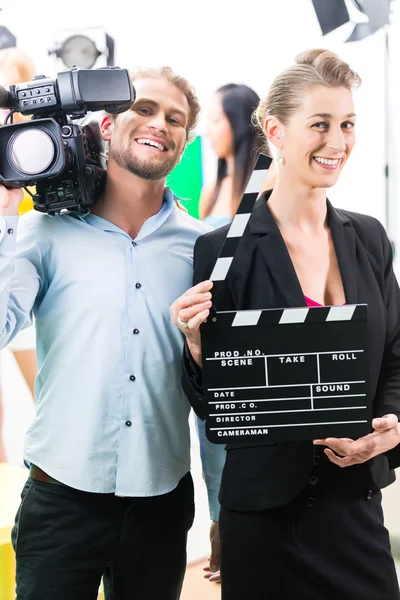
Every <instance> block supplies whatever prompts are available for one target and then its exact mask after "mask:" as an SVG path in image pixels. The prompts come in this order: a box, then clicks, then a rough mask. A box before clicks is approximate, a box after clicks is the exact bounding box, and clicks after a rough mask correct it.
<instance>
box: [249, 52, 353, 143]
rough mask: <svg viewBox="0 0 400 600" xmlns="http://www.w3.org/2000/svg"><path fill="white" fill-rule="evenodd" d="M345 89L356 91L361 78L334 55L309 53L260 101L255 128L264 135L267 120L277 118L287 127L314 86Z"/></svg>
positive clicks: (302, 54) (285, 71)
mask: <svg viewBox="0 0 400 600" xmlns="http://www.w3.org/2000/svg"><path fill="white" fill-rule="evenodd" d="M317 85H323V86H325V87H345V88H347V89H348V90H351V91H353V90H356V89H357V88H358V87H359V86H360V85H361V77H360V76H359V75H358V73H356V72H355V71H353V69H351V67H350V66H349V65H348V64H347V63H346V62H345V61H344V60H342V59H341V58H339V57H338V56H337V55H336V54H335V53H334V52H330V51H329V50H323V49H315V50H307V51H305V52H302V53H301V54H299V55H298V56H296V58H295V64H294V65H292V66H291V67H289V68H287V69H285V70H284V71H282V73H280V74H279V75H278V76H277V77H275V79H274V81H273V82H272V85H271V87H270V89H269V92H268V95H267V97H266V98H264V100H261V102H260V103H259V105H258V107H257V109H256V111H255V113H254V124H255V125H256V126H257V127H259V128H260V129H261V131H262V133H263V134H264V137H265V133H264V125H265V119H266V118H267V117H268V116H274V117H276V118H277V119H278V120H279V121H280V122H281V123H282V124H283V125H286V124H287V122H288V121H289V119H290V117H291V116H292V115H293V113H295V112H296V111H297V110H298V108H299V106H300V105H301V103H302V99H303V97H304V95H305V94H306V93H307V92H308V91H309V90H310V89H311V88H312V87H314V86H317Z"/></svg>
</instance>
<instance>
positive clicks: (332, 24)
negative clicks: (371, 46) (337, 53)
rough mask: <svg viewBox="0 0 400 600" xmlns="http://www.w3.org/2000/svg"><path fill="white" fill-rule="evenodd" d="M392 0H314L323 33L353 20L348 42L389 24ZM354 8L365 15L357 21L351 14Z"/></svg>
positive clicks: (355, 40)
mask: <svg viewBox="0 0 400 600" xmlns="http://www.w3.org/2000/svg"><path fill="white" fill-rule="evenodd" d="M390 2H391V0H312V3H313V5H314V9H315V12H316V14H317V18H318V22H319V25H320V27H321V31H322V35H327V34H328V33H330V32H331V31H334V30H335V29H338V28H339V27H341V26H342V25H345V24H346V23H349V22H352V23H353V24H354V29H353V31H352V33H351V35H350V36H349V37H348V38H347V40H346V42H358V41H360V40H363V39H364V38H366V37H368V36H369V35H371V34H373V33H375V32H376V31H378V29H381V27H384V26H385V25H388V24H389V17H390ZM349 9H352V10H351V12H352V14H354V9H356V10H357V12H359V13H361V14H362V16H365V21H364V22H356V21H354V19H353V18H352V17H351V16H350V12H349Z"/></svg>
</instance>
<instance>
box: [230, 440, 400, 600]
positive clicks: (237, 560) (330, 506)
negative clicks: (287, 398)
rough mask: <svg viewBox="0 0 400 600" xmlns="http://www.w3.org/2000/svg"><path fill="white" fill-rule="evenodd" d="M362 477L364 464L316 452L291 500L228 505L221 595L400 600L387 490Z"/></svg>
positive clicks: (265, 599)
mask: <svg viewBox="0 0 400 600" xmlns="http://www.w3.org/2000/svg"><path fill="white" fill-rule="evenodd" d="M360 474H361V477H360ZM362 480H363V479H362V466H361V468H359V467H348V468H345V469H341V468H340V467H337V466H336V465H333V464H332V463H330V462H329V461H328V459H327V457H326V456H325V454H323V453H322V451H321V449H318V453H317V460H316V461H315V466H314V469H313V473H312V475H311V477H310V479H309V482H308V485H307V486H306V488H305V489H304V490H303V491H302V493H301V494H300V495H299V496H298V497H297V498H296V499H295V500H294V501H292V502H291V503H290V504H288V505H285V506H282V507H278V508H274V509H271V510H267V511H262V512H237V511H233V510H229V509H226V508H224V507H222V509H221V515H220V534H221V582H222V600H247V599H248V600H399V599H400V593H399V587H398V583H397V576H396V570H395V565H394V561H393V558H392V555H391V551H390V542H389V535H388V531H387V529H386V528H385V527H384V523H383V513H382V506H381V500H382V495H381V492H380V491H379V490H371V489H367V488H365V487H363V485H362Z"/></svg>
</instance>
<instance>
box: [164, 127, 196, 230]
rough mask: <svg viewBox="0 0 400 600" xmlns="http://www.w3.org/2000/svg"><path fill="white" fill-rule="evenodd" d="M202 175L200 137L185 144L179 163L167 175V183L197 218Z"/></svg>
mask: <svg viewBox="0 0 400 600" xmlns="http://www.w3.org/2000/svg"><path fill="white" fill-rule="evenodd" d="M202 183H203V175H202V168H201V137H200V136H198V137H197V138H196V139H194V140H193V142H191V143H190V144H188V145H187V146H186V149H185V152H184V153H183V156H182V160H181V162H180V163H179V165H176V167H175V169H174V170H173V171H172V173H170V174H169V175H168V177H167V185H168V187H170V188H171V190H172V191H173V192H174V194H176V195H177V196H178V197H179V198H181V199H182V204H183V205H184V206H185V208H187V210H188V212H189V214H190V215H192V216H193V217H196V218H198V216H199V200H200V192H201V186H202Z"/></svg>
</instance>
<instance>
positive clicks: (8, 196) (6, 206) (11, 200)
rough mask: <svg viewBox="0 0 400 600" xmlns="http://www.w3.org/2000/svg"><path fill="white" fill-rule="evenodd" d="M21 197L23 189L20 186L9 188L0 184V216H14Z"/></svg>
mask: <svg viewBox="0 0 400 600" xmlns="http://www.w3.org/2000/svg"><path fill="white" fill-rule="evenodd" d="M23 197H24V191H23V190H22V189H21V188H14V189H11V190H9V189H7V188H6V187H4V185H0V216H2V217H14V216H16V215H17V214H18V208H19V205H20V204H21V202H22V199H23Z"/></svg>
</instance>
